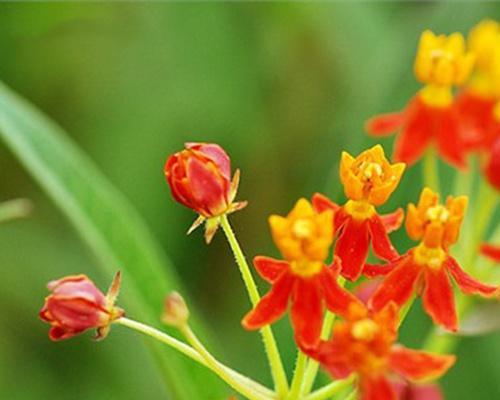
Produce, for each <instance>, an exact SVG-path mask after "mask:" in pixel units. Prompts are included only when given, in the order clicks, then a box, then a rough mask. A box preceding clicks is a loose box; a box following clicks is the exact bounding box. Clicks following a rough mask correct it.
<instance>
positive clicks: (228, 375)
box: [113, 317, 274, 399]
mask: <svg viewBox="0 0 500 400" xmlns="http://www.w3.org/2000/svg"><path fill="white" fill-rule="evenodd" d="M113 323H115V324H120V325H123V326H125V327H127V328H130V329H133V330H135V331H137V332H140V333H142V334H144V335H147V336H150V337H152V338H154V339H156V340H158V341H159V342H161V343H164V344H166V345H167V346H169V347H172V348H174V349H175V350H177V351H179V352H180V353H182V354H184V355H186V356H188V357H189V358H191V359H192V360H194V361H196V362H198V363H199V364H201V365H203V366H205V367H207V368H209V369H211V370H212V371H213V372H214V373H216V374H217V375H218V376H219V377H220V378H222V379H223V380H224V381H225V382H227V383H228V384H230V385H231V383H230V382H233V383H235V384H236V385H238V387H240V388H242V390H243V388H245V387H248V388H251V389H252V390H253V392H254V393H257V394H258V395H259V396H260V397H258V399H271V398H273V396H274V393H273V392H272V391H271V390H269V389H268V388H266V387H264V386H262V385H261V384H259V383H257V382H255V381H253V380H251V379H249V378H247V377H246V376H244V375H241V374H240V373H239V372H236V371H234V370H232V369H231V368H229V367H227V366H225V365H224V364H222V363H220V362H219V361H217V360H216V359H215V358H214V357H213V356H211V355H210V354H209V355H210V358H211V359H210V362H209V361H208V360H207V359H206V354H205V355H201V354H200V352H198V351H197V350H196V349H193V348H192V347H191V346H188V345H187V344H186V343H183V342H181V341H180V340H177V339H175V338H174V337H172V336H170V335H168V334H166V333H164V332H161V331H159V330H158V329H156V328H153V327H151V326H149V325H145V324H143V323H141V322H138V321H134V320H132V319H129V318H125V317H122V318H119V319H117V320H116V321H114V322H113ZM205 351H206V350H205ZM207 353H208V352H207ZM231 386H233V385H231ZM233 388H234V389H235V390H238V391H239V389H237V388H236V387H234V386H233ZM248 390H250V389H248ZM241 393H242V394H244V393H243V392H241ZM255 398H256V399H257V397H255Z"/></svg>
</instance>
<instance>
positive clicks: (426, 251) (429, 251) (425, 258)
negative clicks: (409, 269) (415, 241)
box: [413, 243, 446, 270]
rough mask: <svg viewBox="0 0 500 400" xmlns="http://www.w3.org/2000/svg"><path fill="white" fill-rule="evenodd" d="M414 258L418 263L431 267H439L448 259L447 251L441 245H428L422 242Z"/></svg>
mask: <svg viewBox="0 0 500 400" xmlns="http://www.w3.org/2000/svg"><path fill="white" fill-rule="evenodd" d="M413 259H414V260H415V262H416V263H417V264H418V265H426V266H428V267H430V268H431V269H435V270H436V269H439V268H441V265H443V262H444V260H445V259H446V252H445V251H444V250H443V249H442V248H441V247H427V246H426V245H425V244H424V243H420V244H419V245H418V246H417V247H416V249H415V252H414V253H413Z"/></svg>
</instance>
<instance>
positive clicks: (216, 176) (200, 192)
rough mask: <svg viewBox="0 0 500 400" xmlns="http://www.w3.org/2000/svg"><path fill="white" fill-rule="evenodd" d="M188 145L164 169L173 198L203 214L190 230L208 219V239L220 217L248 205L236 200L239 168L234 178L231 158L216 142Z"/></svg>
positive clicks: (172, 157) (208, 240) (169, 159)
mask: <svg viewBox="0 0 500 400" xmlns="http://www.w3.org/2000/svg"><path fill="white" fill-rule="evenodd" d="M185 147H186V148H185V149H184V150H182V151H180V152H178V153H175V154H173V155H171V156H170V157H169V158H168V159H167V162H166V163H165V168H164V172H165V176H166V178H167V182H168V184H169V186H170V190H171V192H172V196H173V197H174V199H175V200H177V201H178V202H179V203H181V204H183V205H184V206H186V207H188V208H191V209H193V210H195V211H196V212H198V213H199V214H200V217H199V218H198V219H197V220H196V221H195V223H194V224H193V226H192V227H191V229H190V231H189V232H191V231H192V230H194V228H196V227H198V226H199V225H200V224H202V223H203V222H204V221H205V220H207V224H206V232H205V239H206V241H207V243H208V242H210V240H211V239H212V237H213V235H214V234H215V232H216V230H217V228H218V226H219V219H218V217H220V216H221V215H223V214H227V213H231V212H234V211H236V210H239V209H241V208H243V207H244V206H245V205H246V202H237V203H235V202H234V198H235V197H236V192H237V190H238V183H239V171H238V170H236V172H235V174H234V176H233V178H232V179H231V161H230V159H229V156H228V155H227V154H226V152H225V151H224V150H223V149H222V147H220V146H219V145H217V144H212V143H186V145H185Z"/></svg>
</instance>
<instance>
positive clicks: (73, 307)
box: [40, 273, 123, 341]
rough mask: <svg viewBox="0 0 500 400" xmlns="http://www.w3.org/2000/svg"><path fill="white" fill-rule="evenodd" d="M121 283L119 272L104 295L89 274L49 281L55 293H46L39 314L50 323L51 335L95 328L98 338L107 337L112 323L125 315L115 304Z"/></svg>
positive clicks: (56, 337)
mask: <svg viewBox="0 0 500 400" xmlns="http://www.w3.org/2000/svg"><path fill="white" fill-rule="evenodd" d="M119 284H120V274H119V273H118V274H116V276H115V279H114V280H113V284H112V285H111V289H110V291H109V292H108V294H107V295H104V294H103V293H102V292H101V291H100V290H99V289H98V288H97V287H96V286H95V285H94V283H93V282H92V281H91V280H90V279H89V278H88V277H87V276H86V275H72V276H67V277H64V278H62V279H59V280H56V281H51V282H49V284H48V285H47V287H48V289H49V290H50V291H51V292H52V294H50V295H49V296H47V297H46V299H45V304H44V306H43V308H42V309H41V311H40V318H41V319H42V320H43V321H45V322H48V323H49V324H50V325H51V328H50V331H49V337H50V339H52V340H54V341H57V340H63V339H68V338H70V337H72V336H75V335H78V334H80V333H82V332H84V331H86V330H87V329H92V328H96V329H97V330H98V334H97V338H103V337H105V336H106V334H107V331H108V328H109V325H110V324H111V323H112V322H113V321H114V320H116V319H118V318H120V317H121V316H123V310H121V309H120V308H118V307H115V306H114V300H115V299H116V296H117V294H118V289H119Z"/></svg>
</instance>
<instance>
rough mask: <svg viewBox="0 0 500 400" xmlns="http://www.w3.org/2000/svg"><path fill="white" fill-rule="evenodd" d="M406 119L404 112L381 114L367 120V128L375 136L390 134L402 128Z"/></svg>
mask: <svg viewBox="0 0 500 400" xmlns="http://www.w3.org/2000/svg"><path fill="white" fill-rule="evenodd" d="M404 120H405V114H404V112H394V113H387V114H380V115H377V116H376V117H373V118H370V119H369V120H368V121H366V124H365V130H366V131H367V132H368V133H369V134H371V135H373V136H388V135H392V134H393V133H394V131H396V130H397V129H399V128H401V126H402V125H403V123H404Z"/></svg>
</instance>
